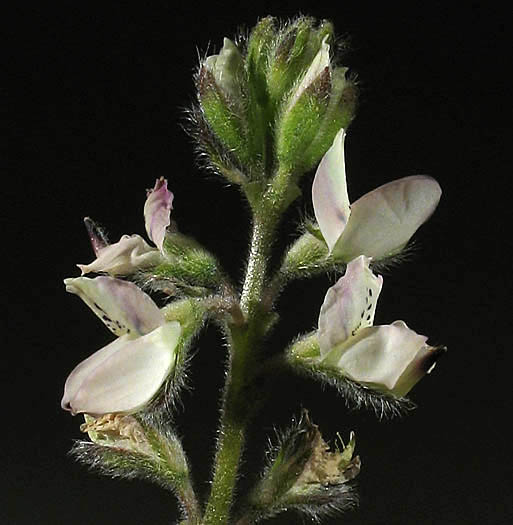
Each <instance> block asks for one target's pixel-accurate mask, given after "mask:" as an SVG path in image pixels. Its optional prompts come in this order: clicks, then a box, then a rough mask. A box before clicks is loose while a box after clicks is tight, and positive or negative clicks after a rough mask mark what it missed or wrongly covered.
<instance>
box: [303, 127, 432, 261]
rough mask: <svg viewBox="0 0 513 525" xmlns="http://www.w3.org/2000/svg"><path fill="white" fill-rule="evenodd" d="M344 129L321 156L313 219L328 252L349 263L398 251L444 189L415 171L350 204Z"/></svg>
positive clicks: (378, 257) (314, 184) (428, 212)
mask: <svg viewBox="0 0 513 525" xmlns="http://www.w3.org/2000/svg"><path fill="white" fill-rule="evenodd" d="M344 139H345V131H344V129H341V130H340V131H339V132H338V133H337V135H336V137H335V139H334V141H333V145H332V146H331V148H330V149H329V150H328V151H327V152H326V154H325V155H324V157H323V158H322V160H321V162H320V164H319V167H318V168H317V172H316V174H315V179H314V182H313V186H312V199H313V206H314V212H315V217H316V218H317V222H318V223H319V228H320V230H321V233H322V235H323V237H324V240H325V241H326V244H327V245H328V248H329V250H330V253H332V254H333V255H334V256H335V257H337V258H338V259H340V260H344V261H350V260H352V259H354V258H355V257H358V256H359V255H367V256H369V257H373V258H376V259H380V258H383V257H386V256H389V255H394V254H396V253H398V252H399V251H400V250H401V249H402V248H403V247H404V246H405V245H406V244H407V242H408V241H409V240H410V238H411V237H412V235H413V234H414V233H415V232H416V231H417V229H418V228H419V227H420V226H421V225H422V224H423V223H424V222H425V221H426V220H427V219H428V218H429V217H430V215H431V214H432V213H433V211H434V210H435V208H436V206H437V205H438V202H439V200H440V196H441V193H442V190H441V189H440V186H439V184H438V183H437V182H436V181H435V180H434V179H432V178H431V177H428V176H425V175H416V176H412V177H404V178H402V179H397V180H395V181H392V182H389V183H388V184H384V185H383V186H380V187H379V188H376V189H375V190H373V191H371V192H369V193H367V194H366V195H364V196H363V197H361V198H360V199H358V200H357V201H356V202H354V203H353V204H351V205H350V204H349V198H348V195H347V186H346V174H345V161H344Z"/></svg>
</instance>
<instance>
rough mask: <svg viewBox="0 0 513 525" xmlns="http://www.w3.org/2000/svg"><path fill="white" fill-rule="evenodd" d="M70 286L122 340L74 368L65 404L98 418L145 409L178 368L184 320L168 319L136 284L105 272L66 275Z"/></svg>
mask: <svg viewBox="0 0 513 525" xmlns="http://www.w3.org/2000/svg"><path fill="white" fill-rule="evenodd" d="M65 284H66V290H67V291H69V292H71V293H75V294H77V295H79V296H80V297H81V298H82V299H83V300H84V302H85V303H86V304H87V305H88V306H89V307H90V308H91V309H92V310H93V312H94V313H95V314H96V315H97V316H98V317H99V318H100V319H101V320H102V321H103V322H104V323H105V324H106V326H107V327H108V328H109V329H110V330H111V331H112V332H113V333H114V334H116V335H117V336H118V338H117V339H116V340H114V341H113V342H112V343H110V344H108V345H107V346H105V347H103V348H102V349H100V350H98V351H97V352H95V353H94V354H93V355H91V356H90V357H88V358H87V359H85V360H84V361H82V362H81V363H80V364H79V365H78V366H77V367H75V369H74V370H73V371H72V372H71V374H70V375H69V377H68V379H67V380H66V384H65V387H64V396H63V398H62V403H61V405H62V407H63V408H64V409H65V410H69V411H71V412H72V413H73V414H78V413H87V414H92V415H95V416H98V415H102V414H110V413H124V414H128V413H133V412H136V411H138V410H141V409H142V408H144V406H145V405H147V404H148V403H149V402H150V401H151V400H152V398H153V397H154V396H155V395H156V394H157V392H158V391H159V390H160V388H161V386H162V385H163V384H164V382H165V381H166V379H167V378H168V377H169V375H170V374H171V373H172V371H173V369H174V366H175V363H176V358H177V347H178V342H179V340H180V335H181V326H180V324H179V323H177V322H176V321H171V322H166V321H165V318H164V315H163V314H162V312H161V311H160V310H159V308H158V307H157V305H156V304H155V303H154V302H153V301H152V299H151V298H150V297H149V296H148V295H147V294H145V293H144V292H143V291H142V290H140V289H139V288H138V287H137V286H136V285H135V284H132V283H129V282H126V281H121V280H119V279H115V278H113V277H106V276H101V277H96V278H95V279H89V278H87V277H78V278H75V279H66V280H65Z"/></svg>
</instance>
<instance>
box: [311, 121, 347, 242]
mask: <svg viewBox="0 0 513 525" xmlns="http://www.w3.org/2000/svg"><path fill="white" fill-rule="evenodd" d="M345 136H346V134H345V131H344V129H340V131H339V132H338V133H337V135H336V137H335V139H334V141H333V145H332V146H331V147H330V149H329V150H328V151H327V152H326V153H325V155H324V157H323V158H322V159H321V162H320V163H319V166H318V168H317V172H316V173H315V178H314V181H313V185H312V201H313V208H314V212H315V217H316V219H317V222H318V223H319V228H320V229H321V233H322V236H323V237H324V240H325V241H326V244H327V245H328V248H329V250H330V252H331V250H332V249H333V246H334V245H335V243H336V242H337V240H338V238H339V237H340V235H341V234H342V232H343V231H344V229H345V227H346V224H347V221H348V220H349V214H350V213H351V209H350V206H349V197H348V195H347V184H346V167H345V160H344V141H345Z"/></svg>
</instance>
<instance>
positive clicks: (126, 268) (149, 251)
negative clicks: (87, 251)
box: [78, 178, 173, 275]
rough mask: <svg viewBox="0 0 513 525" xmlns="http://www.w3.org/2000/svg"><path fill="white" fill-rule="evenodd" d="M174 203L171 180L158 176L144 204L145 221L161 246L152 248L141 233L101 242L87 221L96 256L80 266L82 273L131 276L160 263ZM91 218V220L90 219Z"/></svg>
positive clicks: (157, 244)
mask: <svg viewBox="0 0 513 525" xmlns="http://www.w3.org/2000/svg"><path fill="white" fill-rule="evenodd" d="M172 203H173V194H172V193H171V192H170V191H169V190H168V189H167V181H166V180H165V179H163V178H160V179H157V181H156V182H155V187H154V188H153V189H152V190H150V191H149V192H148V195H147V198H146V202H145V204H144V222H145V226H146V232H147V233H148V237H149V238H150V239H151V240H152V241H153V242H154V243H155V245H156V246H157V248H158V249H155V248H152V247H151V246H150V245H149V244H148V243H147V242H146V241H145V240H144V239H143V238H142V237H141V236H140V235H123V236H122V237H121V239H120V240H119V241H118V242H116V243H114V244H107V245H106V244H105V243H104V242H99V240H98V239H97V238H96V237H95V234H94V231H93V229H92V228H91V227H90V226H88V223H87V222H86V226H88V231H89V235H90V238H91V243H92V245H93V249H94V251H95V253H96V259H95V260H94V261H93V262H92V263H90V264H79V265H78V267H79V268H80V270H81V271H82V275H84V274H87V273H91V272H97V273H99V272H105V273H108V274H110V275H128V274H131V273H134V272H135V271H137V270H138V269H141V268H147V267H149V266H155V265H156V264H158V263H159V262H160V261H161V253H162V250H163V247H162V245H163V242H164V237H165V234H166V229H167V227H168V226H169V224H170V218H169V216H170V213H171V209H172ZM87 220H88V221H89V223H91V220H90V219H87Z"/></svg>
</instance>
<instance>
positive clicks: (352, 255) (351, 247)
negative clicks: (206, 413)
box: [290, 129, 443, 398]
mask: <svg viewBox="0 0 513 525" xmlns="http://www.w3.org/2000/svg"><path fill="white" fill-rule="evenodd" d="M345 135H346V133H345V130H344V129H341V130H340V131H339V132H338V134H337V135H336V137H335V140H334V141H333V145H332V146H331V148H330V149H329V150H328V151H327V152H326V154H325V155H324V157H323V158H322V160H321V162H320V164H319V167H318V169H317V172H316V174H315V178H314V182H313V187H312V201H313V206H314V212H315V216H316V218H317V221H318V224H319V229H320V231H321V233H322V236H323V238H324V240H325V242H326V244H327V246H328V250H329V255H330V256H331V257H332V258H334V259H336V260H340V261H344V262H346V263H347V267H346V272H345V274H344V275H343V276H342V277H341V278H340V279H339V280H338V281H337V283H336V284H335V285H334V286H332V287H331V288H329V290H328V292H327V293H326V297H325V299H324V302H323V305H322V307H321V311H320V314H319V326H318V330H317V332H316V334H315V338H314V340H313V343H312V341H311V339H308V338H307V339H306V340H308V341H309V344H305V341H301V340H300V341H298V342H297V343H296V345H294V346H293V347H292V348H291V350H290V356H291V357H292V358H293V359H292V360H293V362H295V363H296V364H300V366H303V367H305V368H306V369H310V370H311V371H314V374H315V373H318V374H320V375H321V376H322V374H323V373H331V374H332V375H333V374H335V376H337V375H338V376H340V377H341V378H346V379H349V380H351V381H354V382H356V383H357V384H360V385H362V386H364V387H365V388H367V389H370V390H374V391H379V392H382V393H385V394H388V395H390V396H393V397H396V398H400V397H403V396H404V395H406V394H407V393H408V392H409V391H410V389H411V388H412V387H413V386H414V385H415V383H417V382H418V381H419V380H420V379H421V378H422V377H423V376H424V375H425V374H426V373H429V372H430V371H431V369H432V368H433V366H434V364H435V362H436V360H437V358H438V357H439V356H440V354H441V352H442V350H443V349H442V348H441V347H433V346H430V345H428V344H426V341H427V337H425V336H421V335H418V334H417V333H415V332H414V331H413V330H411V329H410V328H408V327H407V325H406V324H405V323H404V322H403V321H395V322H394V323H392V324H391V325H384V326H373V322H374V314H375V310H376V303H377V300H378V297H379V294H380V292H381V288H382V285H383V278H382V277H381V276H376V275H374V274H373V272H372V270H371V269H370V264H371V261H372V258H377V259H383V258H386V257H389V256H393V255H395V254H397V253H399V252H400V251H401V249H402V248H404V246H405V245H406V244H407V243H408V241H409V240H410V238H411V237H412V235H413V234H414V233H415V231H416V230H417V229H418V228H419V226H421V225H422V224H423V223H424V222H425V221H426V220H427V219H428V218H429V217H430V215H431V214H432V213H433V211H434V210H435V208H436V206H437V204H438V201H439V200H440V195H441V190H440V186H439V185H438V183H437V182H436V181H435V180H434V179H432V178H431V177H427V176H412V177H405V178H403V179H398V180H395V181H393V182H390V183H388V184H385V185H383V186H381V187H379V188H377V189H375V190H374V191H372V192H370V193H367V194H366V195H364V196H363V197H361V198H360V199H358V200H357V201H356V202H355V203H353V204H350V203H349V198H348V195H347V183H346V174H345V159H344V140H345ZM312 344H313V346H312Z"/></svg>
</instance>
